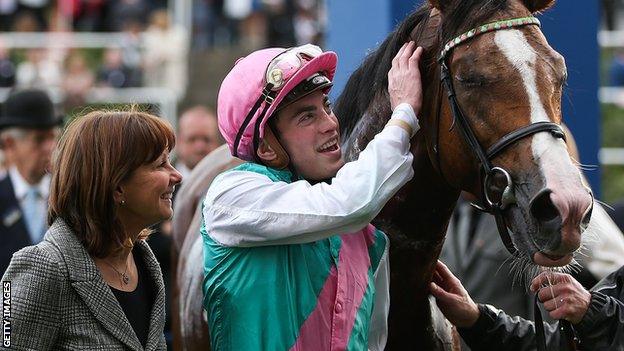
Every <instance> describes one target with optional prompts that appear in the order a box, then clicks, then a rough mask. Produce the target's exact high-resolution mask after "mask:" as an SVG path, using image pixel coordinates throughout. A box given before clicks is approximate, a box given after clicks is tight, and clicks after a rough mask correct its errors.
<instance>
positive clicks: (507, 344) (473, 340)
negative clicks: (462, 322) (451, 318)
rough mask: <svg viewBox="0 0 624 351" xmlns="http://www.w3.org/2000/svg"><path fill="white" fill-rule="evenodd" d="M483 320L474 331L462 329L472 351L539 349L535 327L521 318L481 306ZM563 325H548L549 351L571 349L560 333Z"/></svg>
mask: <svg viewBox="0 0 624 351" xmlns="http://www.w3.org/2000/svg"><path fill="white" fill-rule="evenodd" d="M479 311H480V312H481V314H480V316H479V319H478V320H477V322H476V323H475V325H473V326H472V327H470V328H459V329H458V330H459V334H460V335H461V337H462V339H464V341H465V342H466V344H468V346H470V348H471V350H472V351H478V350H506V351H525V350H526V351H529V350H530V351H534V350H536V349H537V344H536V338H535V324H534V323H533V322H531V321H528V320H526V319H523V318H520V317H511V316H509V315H508V314H506V313H505V312H503V311H501V310H498V309H496V308H494V307H492V306H488V305H479ZM558 327H559V323H553V324H549V323H544V333H545V335H546V346H547V348H548V349H549V350H561V351H566V350H569V347H568V345H567V344H566V343H565V341H563V340H561V338H560V337H559V333H558Z"/></svg>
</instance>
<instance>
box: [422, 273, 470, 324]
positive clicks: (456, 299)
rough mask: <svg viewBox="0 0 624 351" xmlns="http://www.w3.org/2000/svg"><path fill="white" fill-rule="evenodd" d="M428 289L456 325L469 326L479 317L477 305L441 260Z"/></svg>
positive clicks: (445, 314)
mask: <svg viewBox="0 0 624 351" xmlns="http://www.w3.org/2000/svg"><path fill="white" fill-rule="evenodd" d="M430 291H431V295H433V296H434V297H435V298H436V304H437V305H438V307H439V308H440V310H441V311H442V313H444V316H445V317H446V319H448V320H449V321H450V322H451V323H453V324H454V325H456V326H457V327H460V328H467V327H471V326H473V325H474V324H475V323H476V322H477V319H479V314H480V312H479V307H478V306H477V304H476V303H475V302H474V301H472V298H470V295H468V292H466V289H464V286H463V285H462V284H461V282H460V281H459V279H457V277H455V276H454V275H453V273H451V271H450V270H449V269H448V268H447V267H446V265H445V264H444V263H442V262H441V261H438V262H437V264H436V269H435V271H434V272H433V281H432V282H431V285H430Z"/></svg>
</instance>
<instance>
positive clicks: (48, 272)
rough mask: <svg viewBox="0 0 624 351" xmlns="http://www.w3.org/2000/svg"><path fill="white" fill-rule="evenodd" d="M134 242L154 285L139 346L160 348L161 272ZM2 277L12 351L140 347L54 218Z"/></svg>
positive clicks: (82, 255) (84, 254)
mask: <svg viewBox="0 0 624 351" xmlns="http://www.w3.org/2000/svg"><path fill="white" fill-rule="evenodd" d="M137 246H138V249H140V250H141V253H142V255H141V256H142V257H143V259H144V260H145V266H146V267H147V270H148V271H149V272H150V277H151V281H152V282H155V289H156V292H155V294H154V296H155V299H154V305H153V306H152V312H151V315H150V324H149V325H150V326H149V335H148V339H147V344H146V347H145V350H166V344H165V337H164V334H163V328H164V324H165V312H164V306H165V288H164V284H163V279H162V273H161V271H160V266H159V265H158V262H157V261H156V258H155V257H154V254H153V253H152V251H151V250H150V248H149V246H148V245H147V243H145V242H144V241H140V242H138V244H137ZM138 256H139V255H137V257H138ZM2 281H3V282H6V281H10V282H11V317H10V318H9V321H10V323H11V347H10V349H12V350H143V347H142V345H141V343H140V342H139V339H138V337H137V336H136V334H135V333H134V330H133V329H132V327H131V326H130V322H128V319H127V318H126V316H125V314H124V312H123V311H122V309H121V306H120V305H119V303H118V302H117V300H116V299H115V296H114V295H113V293H112V291H111V290H110V288H109V286H108V285H107V284H106V283H105V282H104V280H103V279H102V277H101V275H100V273H99V271H98V269H97V267H96V266H95V263H94V262H93V260H92V259H91V257H90V256H89V255H88V253H87V251H86V250H85V249H84V247H83V246H82V244H81V243H80V242H79V241H78V239H77V238H76V237H75V236H74V235H73V233H72V231H71V229H70V228H69V227H68V226H67V225H66V224H65V223H64V222H63V221H62V220H60V219H57V220H56V221H55V222H54V224H52V226H51V227H50V229H49V230H48V232H47V233H46V235H45V237H44V240H43V241H42V242H41V243H39V244H37V245H35V246H28V247H26V248H24V249H22V250H20V251H18V252H17V253H15V254H14V255H13V258H12V260H11V264H10V265H9V268H8V269H7V271H6V273H5V275H4V276H3V277H2Z"/></svg>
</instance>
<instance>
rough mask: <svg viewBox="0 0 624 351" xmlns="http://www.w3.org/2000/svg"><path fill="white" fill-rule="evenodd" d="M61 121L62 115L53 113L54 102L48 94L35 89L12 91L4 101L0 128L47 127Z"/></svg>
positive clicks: (59, 123)
mask: <svg viewBox="0 0 624 351" xmlns="http://www.w3.org/2000/svg"><path fill="white" fill-rule="evenodd" d="M61 123H63V117H62V116H57V115H56V114H55V113H54V104H53V103H52V100H50V97H49V96H48V94H47V93H46V92H45V91H42V90H36V89H27V90H18V91H13V92H12V93H11V94H10V95H9V97H8V98H7V99H6V101H5V102H4V108H3V109H2V114H1V115H0V129H4V128H9V127H20V128H29V129H48V128H52V127H56V126H58V125H61Z"/></svg>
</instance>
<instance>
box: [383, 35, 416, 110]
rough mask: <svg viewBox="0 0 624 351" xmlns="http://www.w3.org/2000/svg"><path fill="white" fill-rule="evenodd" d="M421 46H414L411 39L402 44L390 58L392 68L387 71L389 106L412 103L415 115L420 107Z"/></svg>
mask: <svg viewBox="0 0 624 351" xmlns="http://www.w3.org/2000/svg"><path fill="white" fill-rule="evenodd" d="M422 52H423V48H421V47H418V48H417V47H416V44H415V43H414V42H413V41H410V42H408V43H405V44H403V46H402V47H401V49H400V50H399V52H398V53H397V54H396V56H395V57H394V59H392V68H391V69H390V71H389V72H388V93H389V95H390V107H391V108H392V110H393V111H394V108H395V107H397V106H398V105H399V104H401V103H404V102H406V103H408V104H410V105H412V108H413V109H414V112H415V113H416V116H418V114H419V113H420V108H421V107H422V83H421V80H420V68H419V67H418V64H419V63H420V57H421V56H422Z"/></svg>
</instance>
